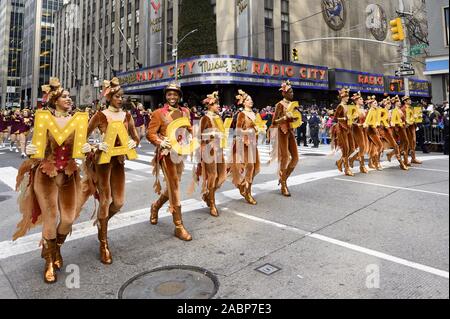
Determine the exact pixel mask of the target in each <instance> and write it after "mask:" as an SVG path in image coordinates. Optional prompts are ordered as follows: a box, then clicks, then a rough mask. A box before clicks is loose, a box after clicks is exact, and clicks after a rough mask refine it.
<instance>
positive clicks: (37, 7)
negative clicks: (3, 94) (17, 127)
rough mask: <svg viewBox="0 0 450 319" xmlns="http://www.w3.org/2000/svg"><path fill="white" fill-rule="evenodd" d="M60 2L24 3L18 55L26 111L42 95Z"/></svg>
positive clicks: (48, 71) (35, 104) (38, 101)
mask: <svg viewBox="0 0 450 319" xmlns="http://www.w3.org/2000/svg"><path fill="white" fill-rule="evenodd" d="M63 2H64V1H63V0H27V1H25V12H24V33H23V39H24V41H23V54H22V71H21V81H22V83H21V84H22V99H23V101H24V104H25V105H26V106H28V107H32V108H33V107H36V106H38V105H39V103H40V98H41V95H42V92H41V86H42V85H44V84H46V83H48V82H49V80H50V76H51V66H52V54H53V48H52V43H53V41H54V39H53V37H54V32H55V30H54V29H55V26H54V13H55V12H56V11H58V10H59V9H60V8H61V6H62V5H63Z"/></svg>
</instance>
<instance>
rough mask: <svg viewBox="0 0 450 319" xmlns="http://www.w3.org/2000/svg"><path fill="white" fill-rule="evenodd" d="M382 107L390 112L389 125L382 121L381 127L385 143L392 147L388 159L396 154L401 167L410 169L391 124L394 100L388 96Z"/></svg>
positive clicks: (405, 169)
mask: <svg viewBox="0 0 450 319" xmlns="http://www.w3.org/2000/svg"><path fill="white" fill-rule="evenodd" d="M382 107H384V108H385V110H386V111H387V112H388V114H389V117H388V123H389V124H388V126H385V124H383V123H381V128H380V135H381V138H382V140H383V141H384V142H385V145H386V144H387V148H390V149H392V151H391V152H389V153H388V154H387V159H388V161H389V162H391V161H392V157H393V156H394V155H395V157H396V158H397V160H398V162H399V163H400V168H401V169H402V170H404V171H407V170H408V167H407V166H406V165H405V163H404V162H403V160H402V156H401V153H400V147H399V146H398V143H397V141H396V140H395V138H394V128H393V127H392V126H391V118H392V113H391V107H392V102H391V99H390V98H386V99H384V100H383V102H382Z"/></svg>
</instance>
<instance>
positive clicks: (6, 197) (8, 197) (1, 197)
mask: <svg viewBox="0 0 450 319" xmlns="http://www.w3.org/2000/svg"><path fill="white" fill-rule="evenodd" d="M10 198H11V196H2V195H0V203H1V202H4V201H6V200H8V199H10Z"/></svg>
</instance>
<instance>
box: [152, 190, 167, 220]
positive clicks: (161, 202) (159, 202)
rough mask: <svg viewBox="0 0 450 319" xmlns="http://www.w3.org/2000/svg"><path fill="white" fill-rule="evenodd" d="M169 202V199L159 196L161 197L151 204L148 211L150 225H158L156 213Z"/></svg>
mask: <svg viewBox="0 0 450 319" xmlns="http://www.w3.org/2000/svg"><path fill="white" fill-rule="evenodd" d="M168 200H169V197H167V196H164V195H161V197H160V198H159V199H158V200H157V201H156V202H155V203H153V204H152V207H151V209H150V223H151V224H152V225H157V224H158V213H159V210H160V209H161V207H163V206H164V204H165V203H167V201H168Z"/></svg>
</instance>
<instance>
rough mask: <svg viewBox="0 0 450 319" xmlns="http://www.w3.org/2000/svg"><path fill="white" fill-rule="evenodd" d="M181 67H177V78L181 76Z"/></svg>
mask: <svg viewBox="0 0 450 319" xmlns="http://www.w3.org/2000/svg"><path fill="white" fill-rule="evenodd" d="M181 75H182V74H181V69H178V71H177V79H180V78H181Z"/></svg>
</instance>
